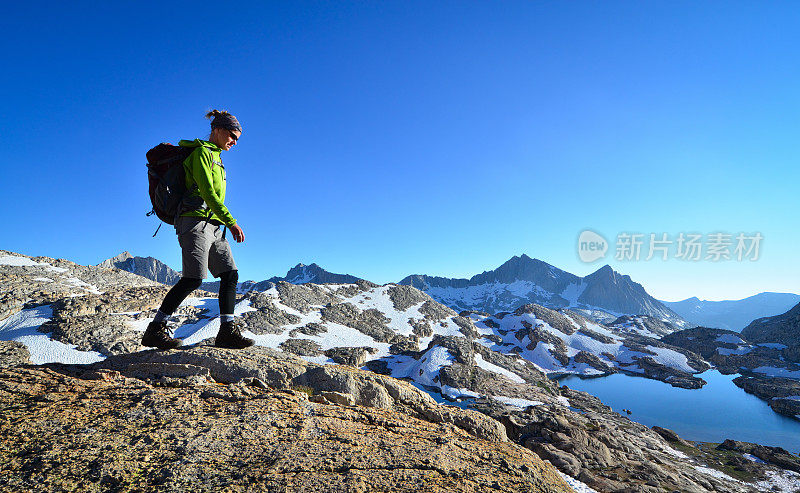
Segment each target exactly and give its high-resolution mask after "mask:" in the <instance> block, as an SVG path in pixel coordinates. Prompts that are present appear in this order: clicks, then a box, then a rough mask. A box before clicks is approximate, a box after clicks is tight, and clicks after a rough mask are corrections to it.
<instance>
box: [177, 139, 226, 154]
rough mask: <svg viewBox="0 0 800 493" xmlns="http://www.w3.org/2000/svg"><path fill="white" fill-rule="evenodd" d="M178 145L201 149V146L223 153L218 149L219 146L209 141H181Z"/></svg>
mask: <svg viewBox="0 0 800 493" xmlns="http://www.w3.org/2000/svg"><path fill="white" fill-rule="evenodd" d="M178 145H179V146H181V147H200V146H203V147H208V148H209V149H211V150H212V151H221V150H222V149H220V148H219V147H217V144H215V143H213V142H209V141H207V140H202V139H194V140H181V141H180V142H178Z"/></svg>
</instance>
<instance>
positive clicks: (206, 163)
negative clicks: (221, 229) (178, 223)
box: [178, 139, 236, 227]
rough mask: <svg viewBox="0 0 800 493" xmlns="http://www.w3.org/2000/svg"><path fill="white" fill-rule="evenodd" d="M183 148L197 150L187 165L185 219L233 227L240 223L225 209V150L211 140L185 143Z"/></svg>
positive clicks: (184, 163)
mask: <svg viewBox="0 0 800 493" xmlns="http://www.w3.org/2000/svg"><path fill="white" fill-rule="evenodd" d="M178 145H179V146H181V147H196V149H195V150H194V151H192V153H191V154H190V155H189V157H188V158H186V160H185V161H184V162H183V168H184V170H185V171H186V189H187V190H189V193H188V195H187V197H186V198H185V199H184V204H185V206H184V207H186V208H187V209H188V211H187V212H183V213H182V214H181V216H189V217H202V218H206V219H216V220H217V221H219V222H221V223H224V224H225V225H226V226H228V227H230V226H233V225H234V224H236V219H234V218H233V216H232V215H231V213H230V211H228V208H227V207H225V167H224V166H222V159H221V158H220V155H219V154H220V152H221V151H222V149H220V148H219V147H217V145H216V144H214V143H213V142H209V141H207V140H200V139H195V140H181V141H180V142H178Z"/></svg>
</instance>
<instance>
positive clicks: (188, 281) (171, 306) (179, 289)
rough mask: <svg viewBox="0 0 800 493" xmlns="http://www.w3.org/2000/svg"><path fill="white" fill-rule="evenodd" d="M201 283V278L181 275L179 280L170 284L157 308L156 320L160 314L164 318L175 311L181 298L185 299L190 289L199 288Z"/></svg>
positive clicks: (157, 320) (181, 300)
mask: <svg viewBox="0 0 800 493" xmlns="http://www.w3.org/2000/svg"><path fill="white" fill-rule="evenodd" d="M201 284H203V280H202V279H195V278H191V277H181V280H180V281H178V282H177V283H176V284H175V285H174V286H172V288H171V289H170V290H169V292H168V293H167V295H166V296H165V297H164V301H163V302H162V303H161V308H159V309H158V311H159V313H158V314H156V322H159V321H160V320H159V318H160V317H162V316H163V317H164V318H166V317H169V316H170V315H172V314H173V313H175V310H177V309H178V306H179V305H180V304H181V303H182V302H183V300H185V299H186V297H187V296H189V294H190V293H191V292H192V291H194V290H195V289H197V288H199V287H200V285H201Z"/></svg>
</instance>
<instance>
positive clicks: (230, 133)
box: [211, 128, 242, 151]
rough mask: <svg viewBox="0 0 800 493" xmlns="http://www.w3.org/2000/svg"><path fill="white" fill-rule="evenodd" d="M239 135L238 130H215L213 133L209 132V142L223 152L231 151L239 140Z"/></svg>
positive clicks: (240, 133)
mask: <svg viewBox="0 0 800 493" xmlns="http://www.w3.org/2000/svg"><path fill="white" fill-rule="evenodd" d="M241 135H242V132H239V131H238V130H228V129H225V128H215V129H214V131H213V132H211V142H213V143H215V144H217V146H218V147H219V148H220V149H222V150H223V151H229V150H231V147H233V146H235V145H236V142H237V141H238V140H239V137H240V136H241Z"/></svg>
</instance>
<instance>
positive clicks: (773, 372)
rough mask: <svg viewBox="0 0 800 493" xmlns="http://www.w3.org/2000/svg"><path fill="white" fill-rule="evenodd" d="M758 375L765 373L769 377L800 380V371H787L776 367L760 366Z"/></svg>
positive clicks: (757, 369)
mask: <svg viewBox="0 0 800 493" xmlns="http://www.w3.org/2000/svg"><path fill="white" fill-rule="evenodd" d="M753 371H754V372H756V373H763V374H764V375H767V376H768V377H782V378H794V379H798V380H800V370H787V369H786V368H775V367H774V366H759V367H758V368H756V369H755V370H753Z"/></svg>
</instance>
